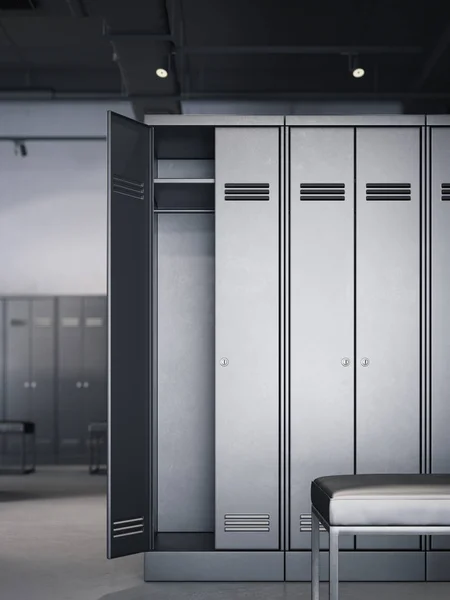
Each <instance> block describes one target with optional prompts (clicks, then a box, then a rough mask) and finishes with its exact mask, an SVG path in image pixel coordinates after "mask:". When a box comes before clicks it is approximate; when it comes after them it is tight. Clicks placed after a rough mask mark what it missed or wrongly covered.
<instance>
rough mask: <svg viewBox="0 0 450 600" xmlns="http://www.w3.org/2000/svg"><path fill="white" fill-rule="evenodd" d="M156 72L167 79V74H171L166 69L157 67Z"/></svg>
mask: <svg viewBox="0 0 450 600" xmlns="http://www.w3.org/2000/svg"><path fill="white" fill-rule="evenodd" d="M156 74H157V75H158V77H161V79H165V78H166V77H167V75H168V74H169V73H168V72H167V71H166V69H162V68H161V69H156Z"/></svg>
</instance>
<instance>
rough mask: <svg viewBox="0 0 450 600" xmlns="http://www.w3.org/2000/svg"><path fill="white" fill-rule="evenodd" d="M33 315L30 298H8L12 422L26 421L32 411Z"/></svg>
mask: <svg viewBox="0 0 450 600" xmlns="http://www.w3.org/2000/svg"><path fill="white" fill-rule="evenodd" d="M30 317H31V315H30V303H29V301H28V300H7V301H6V332H5V334H6V418H7V419H8V420H10V421H15V420H17V421H25V420H27V419H28V418H29V414H30V383H31V382H30V362H31V357H30ZM11 443H13V442H11Z"/></svg>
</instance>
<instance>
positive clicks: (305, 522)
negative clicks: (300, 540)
mask: <svg viewBox="0 0 450 600" xmlns="http://www.w3.org/2000/svg"><path fill="white" fill-rule="evenodd" d="M311 529H312V517H311V513H305V514H302V515H300V531H301V532H302V533H303V532H306V531H311ZM319 530H320V531H326V529H325V527H324V526H323V525H322V523H320V525H319Z"/></svg>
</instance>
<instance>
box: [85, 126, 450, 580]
mask: <svg viewBox="0 0 450 600" xmlns="http://www.w3.org/2000/svg"><path fill="white" fill-rule="evenodd" d="M283 125H286V126H287V127H285V128H283ZM424 125H425V118H424V117H415V116H412V117H410V116H367V117H352V116H335V117H333V116H330V117H326V116H325V117H314V116H311V117H288V118H286V121H284V119H282V118H278V117H251V116H248V117H232V116H225V115H222V116H216V117H209V116H183V115H178V116H176V115H151V116H148V117H147V118H146V124H142V123H136V122H134V121H132V120H129V119H125V118H124V117H120V116H118V115H114V114H110V115H109V133H108V140H109V142H108V144H109V146H108V147H109V149H108V153H109V216H108V221H109V225H108V227H109V235H108V244H109V248H108V257H109V258H108V270H109V274H108V286H109V287H108V295H109V300H108V310H107V313H108V331H109V334H108V369H107V371H108V415H109V436H108V437H109V474H108V476H109V484H108V488H109V489H108V496H109V498H108V556H109V557H117V556H124V555H126V554H132V553H138V552H143V553H144V554H145V562H144V578H145V579H146V580H149V581H150V580H152V581H154V580H167V579H178V580H183V581H187V580H197V581H198V580H221V581H226V580H229V581H236V580H246V579H247V580H270V581H282V580H308V579H309V576H310V572H309V562H308V561H309V543H310V540H309V533H310V531H309V529H310V514H309V511H310V506H309V488H310V483H311V480H312V479H313V478H314V477H317V476H320V475H327V474H336V473H354V472H356V473H366V472H373V471H375V472H412V473H414V472H420V471H421V470H424V469H425V468H426V465H427V461H428V460H431V462H432V465H433V469H436V470H438V469H440V468H442V469H445V466H439V462H438V461H439V460H440V457H441V456H444V454H445V452H446V450H445V448H447V446H446V442H445V441H442V440H443V438H444V430H443V429H442V422H443V420H444V419H445V414H446V413H445V410H446V409H445V408H442V415H443V418H442V419H440V417H439V414H440V413H439V412H437V413H435V416H434V417H433V419H434V420H433V421H432V431H431V430H429V429H427V427H428V421H427V419H428V417H429V415H430V414H433V411H431V412H430V410H429V409H430V407H429V408H427V406H428V405H427V402H429V401H430V398H429V395H427V394H428V392H426V391H425V390H426V386H427V385H428V380H427V379H426V374H425V371H424V365H425V362H426V360H428V359H429V355H427V354H426V347H425V346H426V344H425V341H426V340H425V338H426V335H427V331H428V329H427V328H428V327H429V323H428V321H427V320H426V312H425V311H426V306H425V304H426V303H425V301H424V298H425V296H426V293H428V292H427V289H425V287H424V283H425V280H424V264H425V262H426V260H427V257H428V256H429V255H428V254H426V252H428V251H427V250H426V241H427V239H429V232H428V231H426V227H427V226H428V225H429V223H427V222H426V220H424V219H423V216H424V208H425V204H424V203H425V202H426V201H427V189H426V186H425V181H426V177H427V176H428V171H429V164H428V163H426V162H425V160H424V158H425V153H424V152H423V150H422V149H423V148H424V137H423V136H424V132H423V127H424ZM436 139H437V138H436ZM447 143H450V140H449V141H448V142H447V141H443V142H442V144H443V145H445V146H446V145H447ZM433 152H434V150H433ZM442 160H443V164H444V159H442ZM431 162H432V161H431ZM442 168H444V167H442ZM436 177H438V179H439V181H438V182H437V183H436V184H435V185H436V186H438V185H439V186H441V188H440V191H439V193H441V192H442V190H446V189H447V188H446V187H445V186H444V187H442V184H443V183H446V181H445V178H444V175H439V176H438V175H436ZM443 178H444V179H443ZM441 180H442V181H441ZM433 185H434V184H433ZM436 189H437V188H436ZM448 189H449V190H450V183H449V184H448ZM434 193H435V194H436V193H437V192H434ZM442 193H443V192H442ZM449 197H450V192H449ZM434 202H437V200H434ZM439 202H440V204H439V209H437V210H440V209H442V211H444V210H445V206H444V202H442V201H441V200H439ZM433 206H434V205H433ZM434 218H435V219H436V221H433V224H434V225H433V227H434V228H435V229H436V231H438V230H439V229H441V230H442V232H444V231H446V230H445V227H444V221H445V217H444V215H443V213H442V215H441V214H440V215H439V217H438V213H437V212H436V216H435V217H434ZM437 219H439V222H438V221H437ZM427 236H428V237H427ZM433 244H435V246H433V252H435V254H436V255H435V257H434V259H433V260H436V261H439V262H440V263H442V262H443V261H444V256H445V252H446V248H445V244H446V240H445V241H444V233H442V234H441V238H439V235H438V234H437V235H436V240H434V241H433V240H432V245H433ZM433 265H434V263H433ZM433 268H434V266H433ZM441 269H443V271H442V275H441V274H440V271H439V268H438V267H436V272H437V273H438V275H439V283H436V281H437V280H436V281H435V280H433V281H434V283H433V285H434V286H435V287H434V288H433V293H434V294H435V296H436V299H435V300H433V302H435V303H436V315H437V318H438V319H439V318H441V319H444V314H443V310H444V309H443V308H442V309H441V312H440V311H439V306H440V305H439V302H441V303H442V307H443V306H444V305H445V302H446V296H445V293H446V292H445V286H444V284H443V283H442V281H444V280H445V272H444V271H445V268H444V267H443V266H442V265H441ZM439 286H440V287H439ZM439 298H440V299H439ZM433 306H434V305H433ZM432 310H435V309H434V308H433V307H432ZM81 312H82V313H83V309H81ZM81 319H83V314H82V316H81ZM433 328H434V329H433V331H435V329H436V330H437V328H440V331H442V335H441V336H439V334H437V333H435V334H433V333H432V335H434V336H435V339H434V341H433V344H434V346H433V348H436V351H435V352H440V353H441V354H442V355H443V356H444V355H445V354H446V352H445V346H444V344H445V326H443V325H442V324H440V323H439V321H438V320H437V321H436V323H433ZM94 330H95V328H92V331H90V332H89V335H90V334H92V335H94V336H97V334H98V338H97V337H95V339H96V340H97V342H98V343H99V344H100V341H99V340H100V338H101V332H100V331H94ZM85 333H86V332H85ZM85 333H82V334H81V341H80V344H81V346H82V347H84V346H83V344H84V342H83V340H84V339H85V338H84V337H83V336H84V335H85ZM443 340H444V341H443ZM89 362H90V363H91V364H94V362H95V364H96V365H97V366H98V368H99V371H100V370H101V369H100V364H97V363H96V361H94V360H92V361H89ZM83 364H84V363H83V361H82V365H81V367H80V369H81V371H82V370H83ZM442 364H444V359H442ZM433 368H434V371H432V372H433V377H434V378H435V379H436V381H439V380H440V381H442V382H444V380H445V374H444V375H443V373H444V370H443V367H442V365H440V363H439V362H437V363H436V365H435V367H433ZM81 371H80V372H81ZM90 377H93V375H91V376H90ZM83 381H84V379H83ZM436 385H437V388H436V389H437V396H436V398H437V400H436V407H437V408H436V410H437V411H439V406H441V407H444V403H445V383H442V384H441V389H442V390H443V391H442V392H440V391H439V390H440V388H439V383H437V384H436ZM88 389H89V388H88ZM439 393H440V394H441V396H439ZM431 402H434V400H431ZM94 406H95V404H94V403H93V404H92V407H94ZM432 406H434V404H432ZM427 411H428V412H427ZM431 433H432V437H431V438H430V435H431ZM427 441H430V442H431V446H432V451H433V453H435V458H432V455H430V452H429V449H428V447H427V444H426V442H427ZM444 446H445V448H444ZM323 537H324V539H323V540H322V542H321V543H322V545H323V548H324V549H325V548H326V544H327V540H326V536H323ZM433 543H434V542H433ZM445 544H446V542H445ZM342 546H343V549H344V551H345V550H348V551H349V552H347V553H346V558H345V560H346V561H348V563H346V564H348V565H349V567H350V566H352V565H355V568H357V569H358V575H357V576H358V577H360V578H362V579H365V580H380V581H382V580H383V577H384V576H385V577H387V578H390V579H393V578H395V579H398V580H408V579H411V580H412V579H421V578H422V579H423V578H424V577H425V575H424V573H425V560H426V552H424V548H425V546H424V545H421V541H420V540H419V539H418V538H409V539H408V538H406V537H405V538H403V537H402V538H395V537H389V538H384V539H377V538H375V537H373V538H366V537H364V538H363V539H361V540H360V539H358V538H347V539H344V540H343V541H342ZM433 547H434V546H433ZM442 547H443V548H444V547H445V548H446V547H447V546H446V545H444V546H442ZM427 560H428V559H427ZM386 561H388V562H389V564H392V565H395V568H394V567H393V568H392V569H391V570H390V571H389V573H388V574H386V572H385V571H384V570H383V569H384V567H383V565H384V566H385V565H386ZM357 565H359V567H361V568H359V567H357ZM349 572H350V571H349ZM355 576H356V575H355Z"/></svg>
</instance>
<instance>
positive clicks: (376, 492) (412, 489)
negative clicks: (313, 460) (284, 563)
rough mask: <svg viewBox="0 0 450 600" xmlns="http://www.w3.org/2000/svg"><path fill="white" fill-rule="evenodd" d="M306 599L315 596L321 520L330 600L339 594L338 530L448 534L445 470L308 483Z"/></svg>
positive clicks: (449, 480) (449, 485) (449, 496)
mask: <svg viewBox="0 0 450 600" xmlns="http://www.w3.org/2000/svg"><path fill="white" fill-rule="evenodd" d="M311 514H312V528H311V552H312V556H311V598H312V600H319V581H320V573H319V566H320V564H319V556H320V546H319V544H320V541H319V540H320V529H319V528H320V524H322V525H323V526H324V527H325V529H326V530H327V531H328V533H329V541H330V549H329V564H330V585H329V598H330V600H338V598H339V568H338V567H339V536H340V535H346V534H349V535H364V534H386V535H449V534H450V476H449V475H391V474H389V475H336V476H330V477H319V478H318V479H315V480H314V481H313V482H312V484H311Z"/></svg>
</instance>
